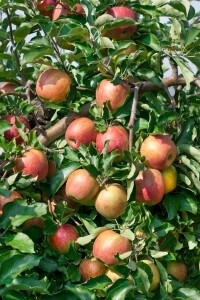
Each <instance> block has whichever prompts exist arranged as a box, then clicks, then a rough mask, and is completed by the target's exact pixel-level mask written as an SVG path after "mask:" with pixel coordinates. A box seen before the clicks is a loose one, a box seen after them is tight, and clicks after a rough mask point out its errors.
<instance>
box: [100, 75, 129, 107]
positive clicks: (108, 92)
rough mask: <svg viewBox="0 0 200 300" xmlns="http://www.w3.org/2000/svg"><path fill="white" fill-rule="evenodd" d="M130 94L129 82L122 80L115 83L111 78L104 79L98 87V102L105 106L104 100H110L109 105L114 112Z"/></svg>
mask: <svg viewBox="0 0 200 300" xmlns="http://www.w3.org/2000/svg"><path fill="white" fill-rule="evenodd" d="M129 94H130V87H129V85H128V84H127V83H125V82H121V83H120V84H117V85H114V84H113V83H112V80H111V79H103V80H102V81H101V82H100V83H99V85H98V86H97V88H96V100H95V101H96V103H97V104H98V106H99V107H103V104H104V102H106V101H108V100H109V103H108V107H109V109H110V110H111V112H112V113H114V112H115V110H116V109H117V108H118V107H120V106H121V105H122V104H123V103H124V102H125V100H126V98H127V96H128V95H129Z"/></svg>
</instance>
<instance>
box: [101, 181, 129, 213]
mask: <svg viewBox="0 0 200 300" xmlns="http://www.w3.org/2000/svg"><path fill="white" fill-rule="evenodd" d="M126 204H127V194H126V190H125V189H124V187H123V186H122V185H121V184H117V183H113V184H107V185H106V186H105V187H104V188H103V189H101V190H100V192H99V193H98V194H97V196H96V198H95V208H96V210H97V211H98V212H99V213H100V214H101V215H102V216H103V217H104V218H106V219H116V218H118V217H119V216H121V214H122V213H123V212H124V210H125V208H126Z"/></svg>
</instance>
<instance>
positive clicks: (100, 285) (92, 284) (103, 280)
mask: <svg viewBox="0 0 200 300" xmlns="http://www.w3.org/2000/svg"><path fill="white" fill-rule="evenodd" d="M111 283H112V281H111V279H110V278H108V277H107V276H106V275H101V276H97V277H95V278H90V279H89V280H88V281H87V282H86V283H84V284H83V286H84V287H85V288H87V289H89V290H102V289H104V288H105V287H106V286H107V285H109V284H111Z"/></svg>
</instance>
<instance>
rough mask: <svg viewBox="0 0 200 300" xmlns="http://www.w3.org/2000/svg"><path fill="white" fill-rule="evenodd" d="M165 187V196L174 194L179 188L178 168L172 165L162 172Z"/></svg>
mask: <svg viewBox="0 0 200 300" xmlns="http://www.w3.org/2000/svg"><path fill="white" fill-rule="evenodd" d="M161 173H162V176H163V179H164V186H165V194H168V193H170V192H172V191H173V190H174V189H175V188H176V186H177V171H176V168H175V167H174V166H173V165H171V166H169V167H168V168H167V169H165V170H163V171H161Z"/></svg>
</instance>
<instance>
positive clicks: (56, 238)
mask: <svg viewBox="0 0 200 300" xmlns="http://www.w3.org/2000/svg"><path fill="white" fill-rule="evenodd" d="M78 237H79V233H78V231H77V229H76V228H75V227H74V226H73V225H71V224H64V225H59V226H58V227H57V229H56V231H55V232H54V233H52V234H50V235H49V236H48V243H49V246H50V247H51V249H52V250H54V251H55V252H58V253H60V254H67V253H68V252H69V249H70V245H71V244H72V243H74V242H75V241H76V240H77V239H78Z"/></svg>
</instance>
